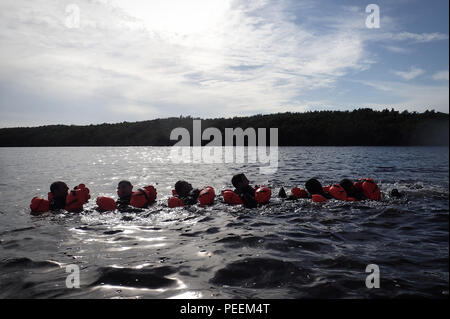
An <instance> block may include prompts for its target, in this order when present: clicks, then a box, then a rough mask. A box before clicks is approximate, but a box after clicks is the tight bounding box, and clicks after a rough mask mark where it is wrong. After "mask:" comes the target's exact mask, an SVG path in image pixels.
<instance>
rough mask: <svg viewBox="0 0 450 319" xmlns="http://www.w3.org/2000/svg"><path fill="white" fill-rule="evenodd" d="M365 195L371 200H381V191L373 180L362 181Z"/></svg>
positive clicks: (364, 179)
mask: <svg viewBox="0 0 450 319" xmlns="http://www.w3.org/2000/svg"><path fill="white" fill-rule="evenodd" d="M360 182H361V188H362V190H363V192H364V195H365V196H366V197H367V198H368V199H371V200H381V190H380V188H379V187H378V185H377V183H375V181H374V180H373V179H371V178H363V179H360Z"/></svg>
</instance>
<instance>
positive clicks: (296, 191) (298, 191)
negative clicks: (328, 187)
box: [291, 187, 308, 198]
mask: <svg viewBox="0 0 450 319" xmlns="http://www.w3.org/2000/svg"><path fill="white" fill-rule="evenodd" d="M291 194H292V195H294V197H296V198H308V193H307V192H306V191H305V190H304V189H303V188H298V187H294V188H293V189H291Z"/></svg>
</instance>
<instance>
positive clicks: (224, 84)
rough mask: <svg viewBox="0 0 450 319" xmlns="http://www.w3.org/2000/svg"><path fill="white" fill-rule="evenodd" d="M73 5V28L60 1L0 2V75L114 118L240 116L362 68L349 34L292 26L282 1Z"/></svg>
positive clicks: (354, 37)
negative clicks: (91, 104) (76, 14)
mask: <svg viewBox="0 0 450 319" xmlns="http://www.w3.org/2000/svg"><path fill="white" fill-rule="evenodd" d="M139 3H140V4H141V6H139V5H138V4H139ZM210 3H213V4H214V3H215V4H217V7H215V6H214V5H211V4H210ZM77 5H78V6H79V11H80V27H79V28H74V29H68V28H67V27H66V25H65V21H66V19H67V13H66V12H65V6H64V5H61V4H57V3H56V2H53V1H42V2H41V3H39V5H37V4H36V5H34V7H32V8H31V7H29V6H28V7H27V8H24V7H22V6H20V5H16V4H15V3H14V2H12V1H9V2H5V3H4V4H2V6H3V8H5V9H8V10H6V11H8V12H9V14H6V13H5V11H4V10H2V12H4V13H3V14H1V21H2V22H3V23H0V26H1V27H2V29H1V30H2V31H0V32H1V33H0V45H1V46H2V48H5V50H2V52H1V53H0V57H1V61H0V77H1V79H5V80H6V79H8V80H9V81H12V82H14V83H15V84H16V85H18V86H21V87H23V88H24V89H25V90H32V91H36V92H38V93H39V94H42V95H53V96H66V97H67V99H73V98H89V97H96V98H98V97H100V99H99V100H100V101H101V103H102V104H103V106H105V107H107V108H109V109H110V110H111V111H112V112H117V111H118V110H120V112H121V113H122V114H123V113H126V112H127V110H128V111H129V113H130V114H137V115H144V114H161V115H164V114H166V115H167V116H170V115H174V113H175V112H177V113H175V114H177V115H178V114H179V112H183V113H193V114H196V113H199V114H210V115H230V114H243V115H245V114H252V113H254V112H273V111H279V110H280V106H283V105H290V106H293V105H297V103H296V102H295V99H296V97H297V96H298V95H299V94H301V92H302V91H307V90H311V89H316V88H320V87H329V86H332V85H333V83H335V82H336V81H337V79H339V78H340V77H342V76H344V75H345V74H347V73H348V72H349V71H351V70H362V69H365V68H367V61H365V60H364V59H363V56H364V48H363V42H362V40H361V39H360V38H359V36H358V34H354V33H351V32H349V31H348V30H343V29H339V28H337V29H335V30H333V31H332V32H328V33H323V34H322V33H320V32H316V31H314V30H312V29H308V28H306V27H300V26H298V25H296V24H295V23H293V22H292V21H290V20H289V19H288V18H286V14H287V12H288V11H287V10H286V7H285V3H283V2H280V3H272V2H267V1H258V2H254V1H241V2H239V3H237V2H234V1H233V2H231V1H222V0H220V1H215V2H211V1H210V0H208V1H206V0H196V1H193V2H192V3H191V2H189V5H187V4H186V2H183V1H181V2H180V1H179V0H168V1H167V2H165V4H164V5H163V4H161V2H160V1H148V2H131V3H130V2H125V1H114V2H109V1H91V2H81V1H79V2H77ZM203 5H204V6H206V9H207V10H206V13H207V14H205V13H204V12H203V11H202V12H200V13H198V11H199V10H200V9H202V6H203ZM172 8H177V10H178V11H180V10H181V11H183V12H184V14H180V15H177V14H176V12H174V11H173V10H172ZM215 10H218V11H219V12H215ZM181 11H180V13H183V12H181ZM200 11H201V10H200ZM11 12H12V13H13V14H12V15H11ZM208 12H210V14H212V13H214V15H213V19H211V17H210V14H208ZM190 15H194V18H191V17H190ZM178 16H185V17H186V19H185V20H181V21H177V20H176V17H178ZM164 17H165V18H164ZM167 21H169V22H170V23H167ZM194 22H195V23H194ZM189 26H190V27H189ZM253 66H257V67H253ZM193 75H195V76H193ZM126 105H130V106H131V107H129V108H125V107H124V106H126ZM146 107H148V108H151V111H149V112H146V111H145V108H146ZM157 109H159V110H160V112H157V111H156V110H157ZM62 110H64V107H62Z"/></svg>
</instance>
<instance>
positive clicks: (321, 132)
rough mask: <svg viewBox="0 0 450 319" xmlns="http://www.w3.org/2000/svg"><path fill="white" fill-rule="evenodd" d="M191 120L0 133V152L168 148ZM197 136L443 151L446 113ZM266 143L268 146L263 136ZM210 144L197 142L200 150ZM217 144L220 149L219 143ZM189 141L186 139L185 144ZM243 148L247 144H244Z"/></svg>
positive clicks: (240, 120) (341, 114)
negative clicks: (243, 135)
mask: <svg viewBox="0 0 450 319" xmlns="http://www.w3.org/2000/svg"><path fill="white" fill-rule="evenodd" d="M194 119H196V118H193V117H190V116H187V117H182V116H181V117H172V118H166V119H155V120H149V121H140V122H122V123H116V124H106V123H104V124H96V125H92V124H91V125H83V126H81V125H47V126H39V127H16V128H2V129H0V147H75V146H81V147H86V146H92V147H114V146H123V147H129V146H173V145H174V144H176V143H177V140H170V134H171V132H172V130H173V129H175V128H184V129H186V130H187V131H189V133H190V134H191V136H192V127H193V120H194ZM201 124H202V132H203V130H205V129H206V128H210V127H211V128H217V129H218V130H219V131H220V132H221V133H222V135H223V136H224V134H223V133H224V131H225V128H232V129H236V128H242V129H243V130H245V129H247V128H251V129H254V130H255V131H257V129H258V128H266V129H267V131H268V130H269V128H278V146H448V145H449V134H448V132H449V114H447V113H440V112H434V111H425V112H423V113H416V112H413V113H410V112H408V111H404V112H398V111H394V110H387V109H386V110H383V111H374V110H372V109H358V110H354V111H315V112H306V113H290V112H287V113H276V114H268V115H254V116H248V117H234V118H215V119H202V121H201ZM266 135H267V136H266V139H267V141H268V143H269V140H270V139H269V136H268V133H267V134H266ZM209 141H210V140H203V141H202V145H203V146H205V145H206V144H208V143H209ZM222 142H223V143H222V145H225V143H224V142H225V141H224V138H223V140H222ZM190 145H193V143H192V139H191V144H190ZM245 145H248V143H247V141H246V142H245Z"/></svg>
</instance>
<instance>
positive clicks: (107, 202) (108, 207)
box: [96, 196, 117, 212]
mask: <svg viewBox="0 0 450 319" xmlns="http://www.w3.org/2000/svg"><path fill="white" fill-rule="evenodd" d="M96 203H97V206H98V208H99V209H100V210H101V211H104V212H106V211H113V210H116V209H117V204H116V201H115V200H114V199H113V198H111V197H105V196H100V197H97V201H96Z"/></svg>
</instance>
